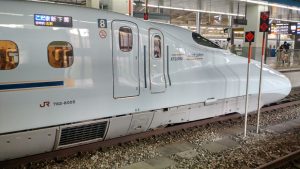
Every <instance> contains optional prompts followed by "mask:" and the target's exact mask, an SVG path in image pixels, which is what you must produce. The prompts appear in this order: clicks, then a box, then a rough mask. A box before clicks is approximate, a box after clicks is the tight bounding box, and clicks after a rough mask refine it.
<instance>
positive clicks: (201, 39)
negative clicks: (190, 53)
mask: <svg viewBox="0 0 300 169" xmlns="http://www.w3.org/2000/svg"><path fill="white" fill-rule="evenodd" d="M192 36H193V39H194V41H195V42H196V43H198V44H199V45H203V46H208V47H212V48H218V49H221V47H220V46H219V45H217V44H215V43H213V42H212V41H210V40H208V39H206V38H204V37H203V36H201V35H200V34H198V33H195V32H193V33H192Z"/></svg>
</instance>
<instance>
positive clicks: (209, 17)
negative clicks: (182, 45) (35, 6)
mask: <svg viewBox="0 0 300 169" xmlns="http://www.w3.org/2000/svg"><path fill="white" fill-rule="evenodd" d="M43 1H45V0H43ZM46 1H51V2H61V3H70V4H75V5H82V6H84V5H85V4H86V0H46ZM109 1H110V0H100V2H101V3H102V4H103V5H107V4H108V3H109ZM132 1H134V3H135V7H134V10H135V11H137V12H144V8H145V7H144V3H145V0H132ZM148 1H149V5H150V6H152V7H151V8H150V12H152V13H159V14H163V15H167V16H170V22H171V23H172V24H176V25H186V26H194V25H195V20H196V12H195V10H201V11H203V12H202V14H201V15H202V16H201V24H204V25H206V24H207V25H210V24H214V22H218V20H222V21H220V23H217V24H216V26H218V25H219V26H222V25H224V24H225V25H228V15H224V14H223V15H222V13H226V14H231V15H245V8H246V5H252V3H246V2H245V1H246V0H148ZM247 1H250V0H247ZM252 1H253V0H252ZM255 1H258V2H266V1H261V0H255ZM276 1H278V0H276ZM285 1H288V0H285ZM180 9H185V10H180ZM266 10H268V8H267V7H266ZM269 10H270V11H271V17H272V18H277V19H279V20H283V21H284V20H289V21H291V20H292V21H300V10H299V8H298V10H291V9H285V8H280V7H276V6H270V7H269ZM215 12H217V13H215ZM218 13H219V14H218ZM234 17H235V16H234Z"/></svg>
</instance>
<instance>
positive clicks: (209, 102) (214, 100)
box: [205, 97, 218, 105]
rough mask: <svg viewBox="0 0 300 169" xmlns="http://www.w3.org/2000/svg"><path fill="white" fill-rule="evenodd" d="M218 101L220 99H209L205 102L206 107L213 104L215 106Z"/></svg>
mask: <svg viewBox="0 0 300 169" xmlns="http://www.w3.org/2000/svg"><path fill="white" fill-rule="evenodd" d="M217 101H218V99H216V98H214V97H212V98H208V99H206V100H205V105H211V104H213V103H215V102H217Z"/></svg>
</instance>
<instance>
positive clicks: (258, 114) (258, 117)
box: [256, 32, 266, 134]
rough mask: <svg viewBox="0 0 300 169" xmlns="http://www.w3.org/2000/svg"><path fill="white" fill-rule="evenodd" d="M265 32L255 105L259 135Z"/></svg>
mask: <svg viewBox="0 0 300 169" xmlns="http://www.w3.org/2000/svg"><path fill="white" fill-rule="evenodd" d="M265 34H266V33H265V32H264V34H263V44H262V56H261V62H260V76H259V91H258V103H257V125H256V127H257V128H256V133H257V134H258V133H259V123H260V106H261V84H262V70H263V61H264V57H265V39H266V38H265Z"/></svg>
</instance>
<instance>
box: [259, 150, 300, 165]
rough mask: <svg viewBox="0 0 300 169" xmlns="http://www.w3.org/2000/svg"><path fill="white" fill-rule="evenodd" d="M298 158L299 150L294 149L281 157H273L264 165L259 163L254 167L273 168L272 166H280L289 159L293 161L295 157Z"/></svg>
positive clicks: (299, 155) (299, 156)
mask: <svg viewBox="0 0 300 169" xmlns="http://www.w3.org/2000/svg"><path fill="white" fill-rule="evenodd" d="M299 158H300V150H297V151H294V152H292V153H290V154H288V155H285V156H283V157H280V158H278V159H275V160H273V161H271V162H269V163H266V164H264V165H261V166H259V167H257V168H256V169H273V168H279V167H282V166H284V165H286V164H288V163H290V162H291V161H294V160H296V159H299Z"/></svg>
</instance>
